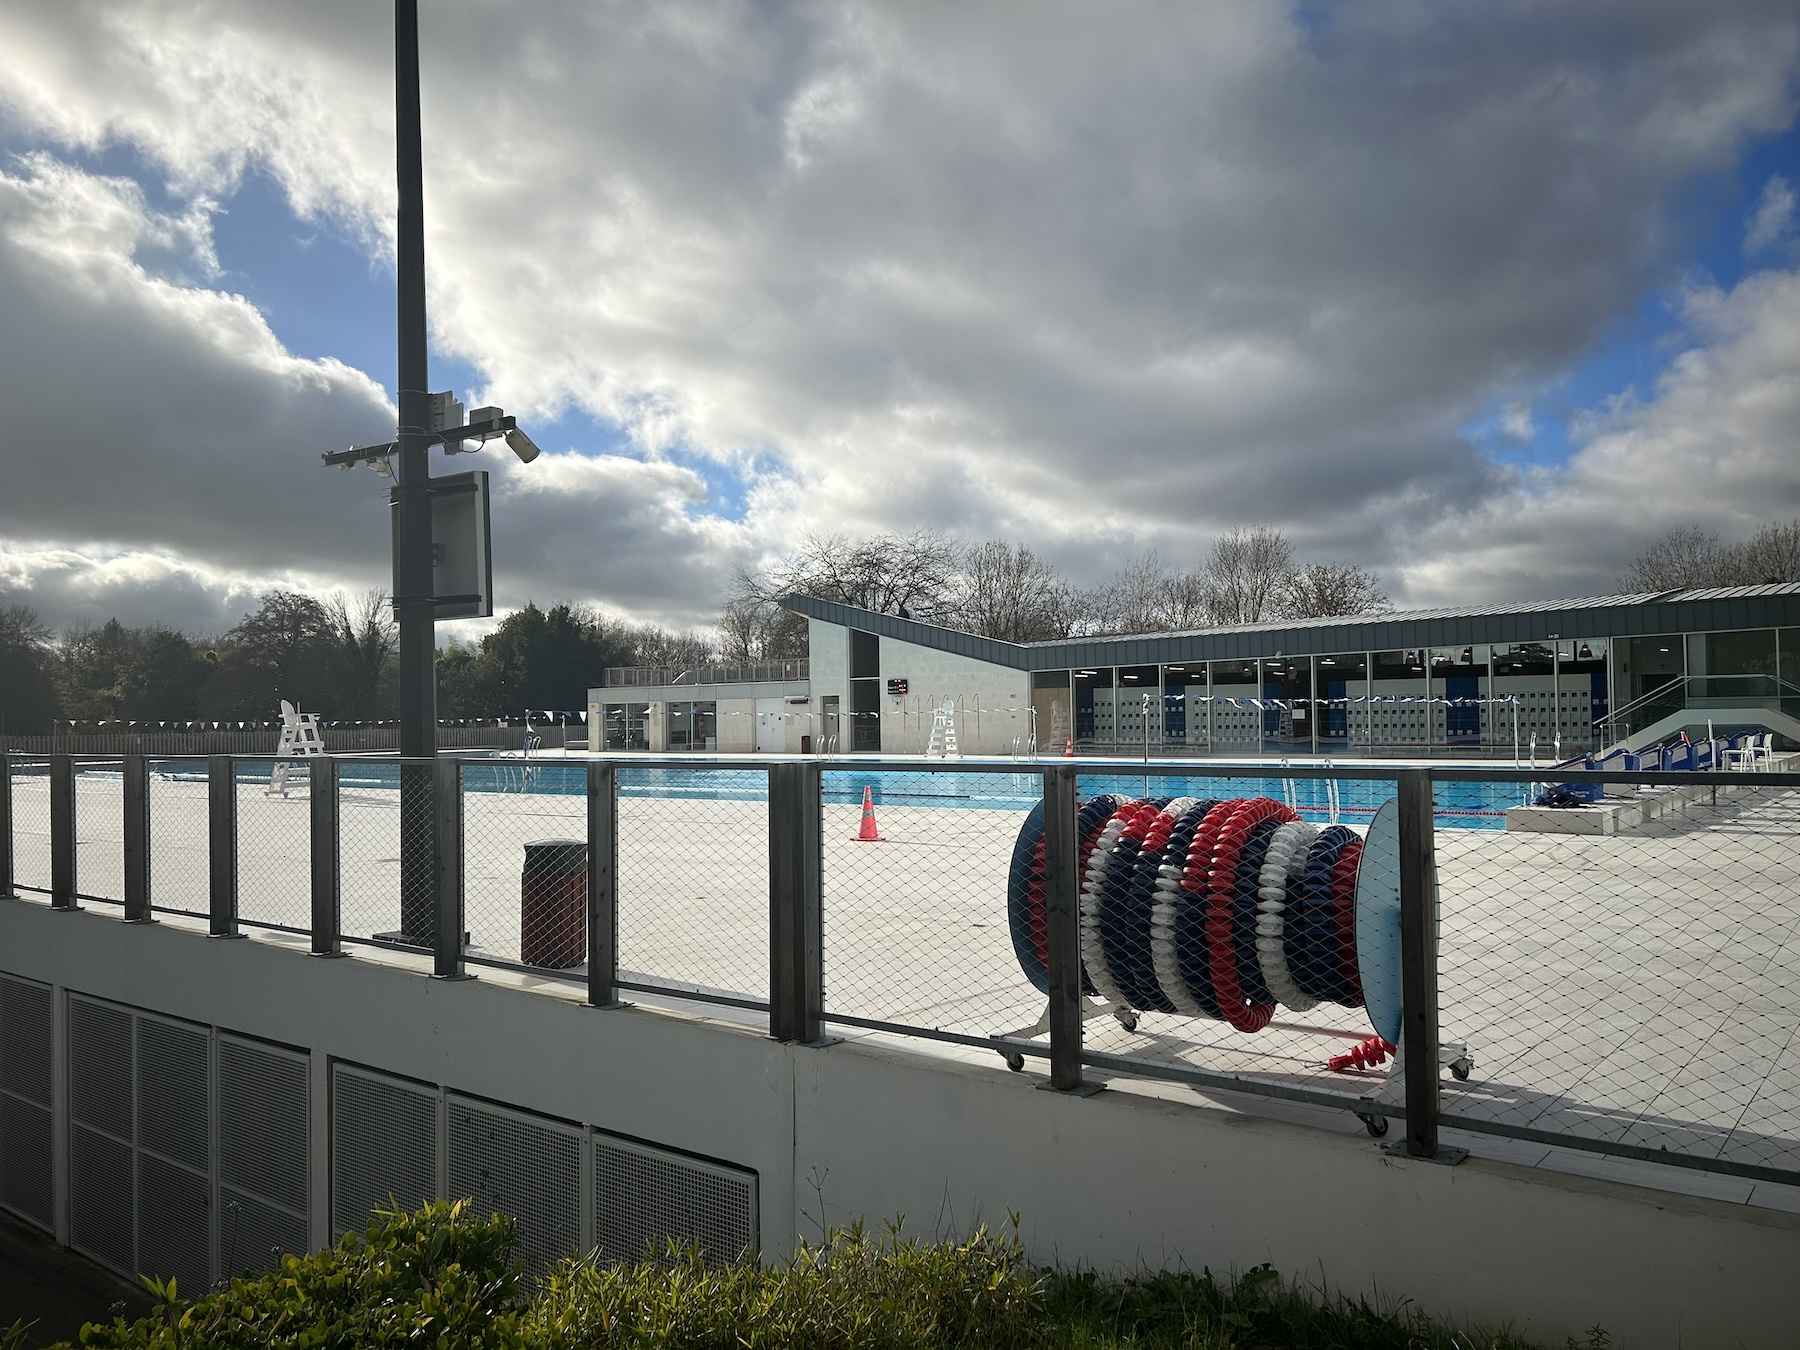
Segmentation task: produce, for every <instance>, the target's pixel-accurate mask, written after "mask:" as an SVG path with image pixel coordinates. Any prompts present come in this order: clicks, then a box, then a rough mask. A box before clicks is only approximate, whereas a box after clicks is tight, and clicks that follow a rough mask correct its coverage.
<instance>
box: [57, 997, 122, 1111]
mask: <svg viewBox="0 0 1800 1350" xmlns="http://www.w3.org/2000/svg"><path fill="white" fill-rule="evenodd" d="M69 1118H70V1119H71V1120H76V1121H79V1122H80V1123H81V1124H83V1125H92V1126H93V1127H94V1128H95V1129H99V1130H105V1131H106V1132H107V1133H108V1134H110V1135H113V1136H114V1137H115V1138H118V1139H122V1140H125V1141H127V1142H129V1141H130V1139H131V1137H132V1136H131V1014H130V1013H128V1012H126V1011H125V1010H124V1009H123V1008H115V1007H113V1006H111V1005H110V1004H106V1003H99V1002H96V1001H95V1000H93V999H90V998H84V997H82V996H81V995H80V994H71V995H69Z"/></svg>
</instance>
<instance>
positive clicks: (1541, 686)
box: [1488, 642, 1556, 746]
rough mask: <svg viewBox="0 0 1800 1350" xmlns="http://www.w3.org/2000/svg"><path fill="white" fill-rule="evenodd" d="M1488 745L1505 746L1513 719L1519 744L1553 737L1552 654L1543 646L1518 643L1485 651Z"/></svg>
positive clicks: (1511, 733)
mask: <svg viewBox="0 0 1800 1350" xmlns="http://www.w3.org/2000/svg"><path fill="white" fill-rule="evenodd" d="M1488 667H1489V676H1488V691H1489V693H1488V696H1489V697H1490V698H1492V699H1496V700H1506V701H1505V702H1495V703H1492V704H1490V705H1489V719H1488V724H1489V726H1490V727H1491V728H1492V731H1491V734H1490V738H1489V739H1490V741H1491V742H1492V743H1496V744H1502V745H1508V744H1511V742H1512V739H1513V727H1514V719H1515V718H1516V719H1517V725H1518V737H1519V744H1520V745H1521V746H1525V745H1529V744H1530V743H1531V738H1532V737H1533V736H1536V737H1537V738H1538V741H1539V742H1540V743H1542V744H1545V745H1548V744H1549V743H1550V742H1551V740H1552V739H1554V738H1555V736H1556V652H1555V649H1554V648H1553V647H1552V646H1551V645H1550V644H1549V643H1547V642H1518V643H1512V644H1510V645H1508V646H1504V647H1490V648H1489V649H1488Z"/></svg>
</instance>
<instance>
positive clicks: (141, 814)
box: [123, 755, 156, 923]
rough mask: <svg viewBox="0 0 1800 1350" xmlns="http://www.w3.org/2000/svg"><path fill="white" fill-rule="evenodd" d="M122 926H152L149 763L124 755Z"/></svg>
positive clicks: (153, 920) (153, 919)
mask: <svg viewBox="0 0 1800 1350" xmlns="http://www.w3.org/2000/svg"><path fill="white" fill-rule="evenodd" d="M123 768H124V773H123V778H124V784H123V786H124V789H125V922H126V923H155V922H156V920H155V918H154V917H152V915H151V913H150V761H149V760H147V759H145V758H144V756H142V755H126V756H125V759H124V763H123Z"/></svg>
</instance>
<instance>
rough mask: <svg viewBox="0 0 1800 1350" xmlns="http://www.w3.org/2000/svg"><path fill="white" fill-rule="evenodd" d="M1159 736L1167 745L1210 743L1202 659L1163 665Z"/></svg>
mask: <svg viewBox="0 0 1800 1350" xmlns="http://www.w3.org/2000/svg"><path fill="white" fill-rule="evenodd" d="M1162 690H1163V740H1164V743H1165V744H1167V745H1169V746H1187V747H1188V748H1189V749H1198V748H1203V747H1205V746H1207V745H1209V744H1211V738H1210V737H1209V736H1208V734H1207V714H1208V712H1209V711H1210V710H1209V709H1208V707H1207V703H1206V662H1204V661H1195V662H1194V663H1192V664H1191V665H1188V664H1182V665H1179V666H1164V667H1163V668H1162Z"/></svg>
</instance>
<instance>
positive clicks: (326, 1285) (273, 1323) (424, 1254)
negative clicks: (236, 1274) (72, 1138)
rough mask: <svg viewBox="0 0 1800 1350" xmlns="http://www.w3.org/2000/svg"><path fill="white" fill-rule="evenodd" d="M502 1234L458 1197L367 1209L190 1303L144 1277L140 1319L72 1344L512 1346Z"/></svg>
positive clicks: (514, 1274)
mask: <svg viewBox="0 0 1800 1350" xmlns="http://www.w3.org/2000/svg"><path fill="white" fill-rule="evenodd" d="M513 1236H514V1234H513V1225H512V1220H510V1219H507V1218H504V1217H502V1216H499V1215H495V1216H492V1217H489V1218H478V1217H476V1216H474V1215H472V1214H470V1213H469V1211H468V1206H467V1203H466V1202H465V1201H458V1202H456V1203H455V1204H445V1203H443V1202H441V1201H440V1202H436V1203H433V1204H429V1205H427V1206H425V1208H424V1209H421V1210H419V1211H418V1212H417V1213H415V1214H405V1213H400V1212H397V1211H396V1212H389V1213H383V1214H378V1215H377V1216H376V1217H375V1218H374V1219H372V1220H371V1221H370V1223H369V1226H368V1228H367V1229H366V1230H365V1231H364V1232H362V1233H348V1234H345V1236H344V1237H343V1239H342V1240H340V1241H339V1242H338V1244H337V1245H336V1246H335V1247H331V1248H329V1249H327V1250H325V1251H322V1252H318V1253H315V1254H313V1255H310V1256H299V1257H297V1256H288V1257H285V1258H283V1260H282V1263H281V1268H280V1269H279V1270H273V1271H270V1272H268V1273H266V1274H263V1275H256V1276H245V1277H241V1278H239V1279H235V1280H232V1281H231V1283H230V1284H229V1285H228V1286H227V1287H226V1288H224V1289H222V1290H218V1291H216V1292H212V1293H207V1294H202V1295H201V1296H200V1297H198V1298H195V1299H184V1298H182V1297H181V1296H180V1294H179V1291H178V1290H177V1289H176V1287H175V1282H174V1281H173V1280H170V1281H169V1282H168V1283H167V1284H162V1283H160V1282H158V1281H154V1280H151V1281H147V1283H148V1284H149V1285H150V1287H151V1290H152V1291H153V1292H154V1293H155V1294H156V1296H157V1300H158V1302H157V1306H156V1308H155V1310H154V1311H152V1313H151V1314H150V1316H148V1317H146V1318H143V1319H141V1320H139V1321H138V1322H136V1323H134V1324H132V1325H129V1326H128V1325H127V1324H126V1323H125V1322H124V1320H123V1319H121V1320H118V1321H115V1322H114V1323H112V1325H110V1326H103V1325H99V1324H90V1325H88V1326H86V1327H83V1328H82V1332H81V1342H82V1344H83V1345H90V1346H104V1347H118V1348H119V1350H127V1348H128V1347H129V1348H130V1350H140V1348H141V1350H152V1348H154V1350H176V1347H184V1348H186V1347H214V1346H217V1347H221V1348H223V1347H231V1348H232V1350H236V1347H244V1350H249V1348H250V1347H263V1346H276V1347H292V1348H293V1350H335V1347H340V1346H341V1347H351V1346H355V1347H365V1346H367V1347H386V1346H401V1345H405V1346H416V1345H420V1344H440V1343H441V1344H451V1345H467V1346H494V1347H511V1346H518V1345H520V1344H521V1342H520V1340H519V1338H518V1334H517V1330H516V1321H517V1311H516V1309H517V1305H518V1303H519V1294H520V1290H519V1271H518V1266H517V1264H516V1263H515V1262H514V1261H513V1259H512V1246H513Z"/></svg>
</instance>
